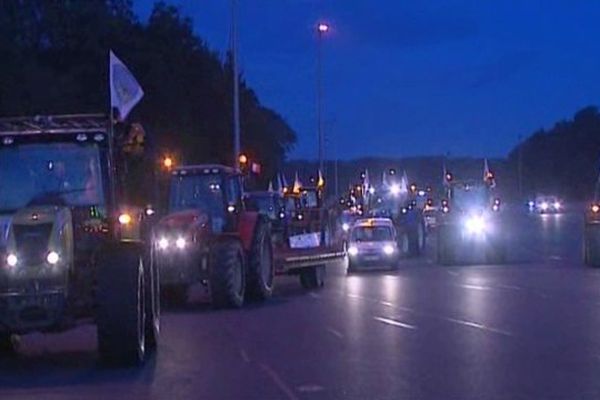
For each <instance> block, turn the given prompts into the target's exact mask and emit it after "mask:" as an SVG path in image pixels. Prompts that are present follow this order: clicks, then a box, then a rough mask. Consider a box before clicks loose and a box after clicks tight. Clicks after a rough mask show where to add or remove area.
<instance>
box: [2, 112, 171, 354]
mask: <svg viewBox="0 0 600 400" xmlns="http://www.w3.org/2000/svg"><path fill="white" fill-rule="evenodd" d="M126 144H127V140H126V135H125V133H124V132H120V130H117V129H115V125H114V123H113V121H112V120H111V119H109V118H108V117H106V116H104V115H100V114H78V115H57V116H36V117H20V118H2V119H0V186H1V187H2V191H1V192H0V355H7V354H10V353H12V352H14V351H15V348H14V347H15V346H14V344H15V340H14V339H15V335H19V334H27V333H31V332H60V331H64V330H67V329H71V328H73V327H75V326H78V325H80V324H85V323H92V324H95V325H96V331H97V341H98V350H99V353H100V356H101V358H102V360H104V361H106V362H107V363H109V364H111V365H113V364H114V365H137V364H140V363H142V362H143V361H144V360H145V359H146V358H147V356H148V354H149V353H150V352H151V351H152V350H154V349H155V348H156V344H157V341H158V337H159V332H160V300H159V296H158V290H159V287H158V282H159V277H158V270H157V268H156V265H155V264H154V263H153V262H152V258H151V257H150V251H149V246H148V245H147V242H146V241H145V240H144V232H145V231H146V229H145V213H144V212H143V210H142V209H141V208H138V207H133V206H132V205H130V204H127V201H126V199H128V198H130V193H128V187H127V186H126V185H124V184H123V182H125V179H124V178H125V177H126V168H125V163H126V159H127V157H128V156H127V154H126V152H125V151H124V147H125V145H126Z"/></svg>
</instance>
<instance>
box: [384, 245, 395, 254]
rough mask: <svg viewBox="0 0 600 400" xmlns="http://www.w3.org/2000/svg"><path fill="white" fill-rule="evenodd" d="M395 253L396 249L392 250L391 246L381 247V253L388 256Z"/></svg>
mask: <svg viewBox="0 0 600 400" xmlns="http://www.w3.org/2000/svg"><path fill="white" fill-rule="evenodd" d="M395 251H396V249H394V246H392V245H391V244H386V245H385V246H383V252H384V253H385V254H386V255H388V256H391V255H392V254H394V252H395Z"/></svg>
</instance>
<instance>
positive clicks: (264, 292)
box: [246, 217, 275, 300]
mask: <svg viewBox="0 0 600 400" xmlns="http://www.w3.org/2000/svg"><path fill="white" fill-rule="evenodd" d="M274 278H275V268H274V265H273V245H272V242H271V229H270V225H269V221H268V220H266V219H265V218H262V217H261V218H259V219H258V221H257V223H256V228H255V229H254V237H253V238H252V246H251V248H250V254H249V255H248V270H247V278H246V279H247V280H246V282H247V284H246V290H247V291H246V294H247V295H248V297H249V298H251V299H253V300H266V299H268V298H270V297H271V296H272V294H273V281H274Z"/></svg>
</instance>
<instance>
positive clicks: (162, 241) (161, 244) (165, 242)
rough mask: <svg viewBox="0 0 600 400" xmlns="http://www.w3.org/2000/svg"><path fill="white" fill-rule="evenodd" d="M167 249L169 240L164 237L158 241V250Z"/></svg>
mask: <svg viewBox="0 0 600 400" xmlns="http://www.w3.org/2000/svg"><path fill="white" fill-rule="evenodd" d="M168 247H169V239H167V238H166V237H162V238H160V239H159V240H158V248H159V249H161V250H166V249H167V248H168Z"/></svg>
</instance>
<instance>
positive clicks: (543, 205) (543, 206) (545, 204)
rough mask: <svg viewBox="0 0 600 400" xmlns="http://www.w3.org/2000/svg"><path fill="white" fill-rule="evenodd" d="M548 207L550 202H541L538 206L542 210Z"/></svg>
mask: <svg viewBox="0 0 600 400" xmlns="http://www.w3.org/2000/svg"><path fill="white" fill-rule="evenodd" d="M548 207H550V204H548V203H547V202H543V203H542V204H540V208H541V209H542V210H544V211H545V210H547V209H548Z"/></svg>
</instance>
